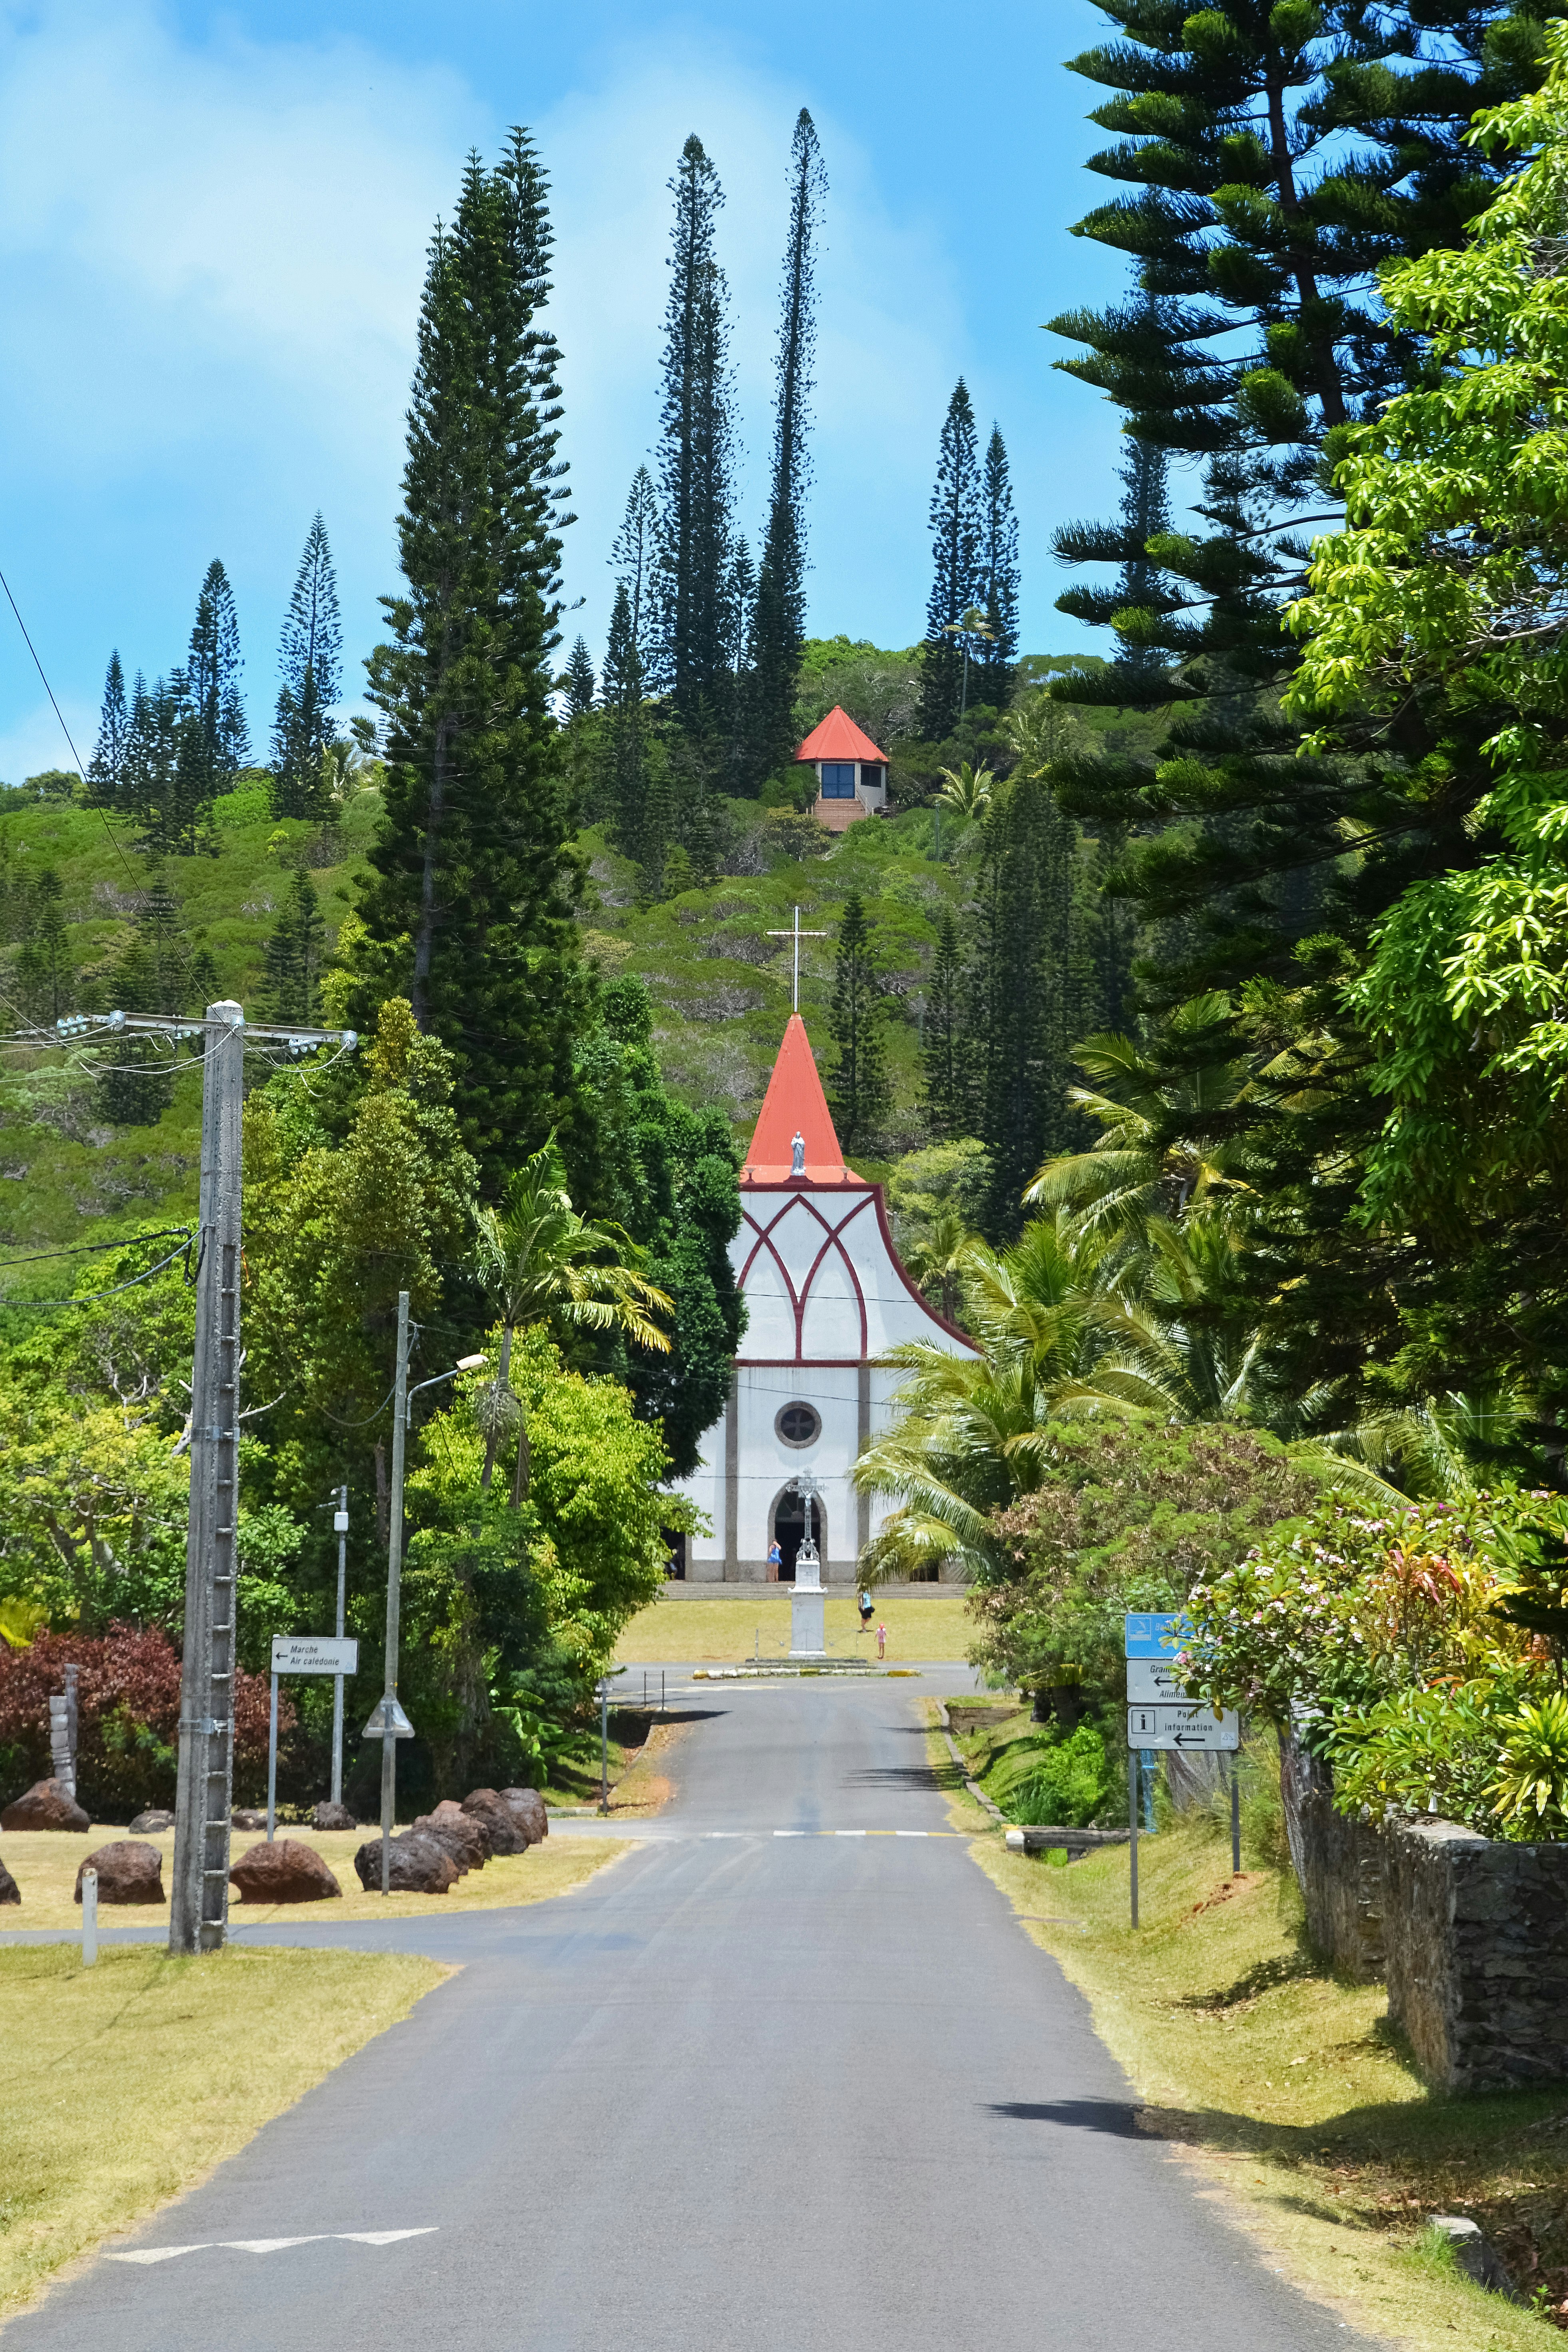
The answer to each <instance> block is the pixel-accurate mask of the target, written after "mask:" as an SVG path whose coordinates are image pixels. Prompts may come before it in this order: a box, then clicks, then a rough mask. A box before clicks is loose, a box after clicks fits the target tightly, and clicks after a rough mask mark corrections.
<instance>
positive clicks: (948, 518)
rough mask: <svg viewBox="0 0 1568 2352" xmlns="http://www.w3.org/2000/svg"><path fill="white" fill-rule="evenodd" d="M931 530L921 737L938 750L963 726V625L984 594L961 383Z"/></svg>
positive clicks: (975, 472) (970, 432)
mask: <svg viewBox="0 0 1568 2352" xmlns="http://www.w3.org/2000/svg"><path fill="white" fill-rule="evenodd" d="M983 537H984V516H983V512H982V508H981V481H980V466H979V457H978V445H977V442H976V438H975V429H974V408H973V403H972V402H971V400H970V397H969V388H968V386H967V385H966V384H965V383H964V381H963V377H962V376H960V377H959V380H958V383H957V384H956V385H955V386H954V388H953V394H952V399H951V400H950V401H949V402H948V404H947V415H946V417H945V418H944V420H943V423H942V445H941V448H940V450H939V452H938V456H937V468H936V487H935V488H934V489H933V490H932V492H931V549H932V554H933V556H934V558H935V565H936V569H935V576H934V577H933V579H932V582H931V595H930V597H929V598H928V600H927V603H926V634H925V655H924V659H923V662H922V664H921V709H920V730H921V734H922V735H923V736H924V737H925V738H926V740H928V741H930V742H933V743H936V742H942V741H944V740H946V738H947V737H948V736H950V735H951V734H952V731H953V729H954V728H955V727H956V726H957V724H958V718H959V710H960V706H961V702H962V696H963V662H964V650H965V648H964V645H963V634H964V633H963V618H964V615H965V614H966V613H967V612H968V611H969V610H970V608H971V607H972V606H973V605H974V604H976V603H977V602H978V600H979V598H980V597H981V596H982V595H983V594H984V582H983V581H982V579H981V577H980V569H979V567H980V551H981V547H982V544H983Z"/></svg>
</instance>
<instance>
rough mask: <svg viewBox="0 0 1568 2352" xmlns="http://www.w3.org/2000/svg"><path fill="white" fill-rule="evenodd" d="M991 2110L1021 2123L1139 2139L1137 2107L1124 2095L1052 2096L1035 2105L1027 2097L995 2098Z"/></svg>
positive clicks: (1114, 2137) (992, 2112)
mask: <svg viewBox="0 0 1568 2352" xmlns="http://www.w3.org/2000/svg"><path fill="white" fill-rule="evenodd" d="M988 2112H989V2113H990V2114H991V2115H994V2116H1007V2117H1008V2118H1009V2120H1010V2121H1012V2122H1013V2123H1019V2124H1066V2125H1068V2126H1069V2128H1070V2129H1072V2130H1074V2131H1094V2132H1106V2133H1108V2134H1109V2135H1110V2137H1111V2138H1112V2139H1139V2138H1141V2137H1142V2133H1141V2132H1140V2131H1139V2129H1138V2126H1137V2124H1136V2122H1135V2121H1134V2116H1135V2115H1136V2112H1137V2110H1136V2109H1135V2108H1133V2107H1131V2106H1130V2105H1128V2104H1127V2102H1126V2101H1125V2100H1124V2099H1050V2100H1047V2101H1046V2102H1044V2103H1043V2104H1042V2105H1034V2104H1033V2103H1031V2102H1030V2101H1028V2100H1025V2099H1002V2100H995V2101H993V2102H992V2103H991V2105H990V2107H989V2109H988Z"/></svg>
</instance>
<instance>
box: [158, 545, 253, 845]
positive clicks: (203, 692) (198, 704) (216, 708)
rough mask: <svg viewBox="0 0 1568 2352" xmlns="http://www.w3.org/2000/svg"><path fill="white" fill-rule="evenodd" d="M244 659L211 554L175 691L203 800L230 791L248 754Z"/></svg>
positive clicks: (229, 595)
mask: <svg viewBox="0 0 1568 2352" xmlns="http://www.w3.org/2000/svg"><path fill="white" fill-rule="evenodd" d="M244 667H245V664H244V660H243V658H242V656H241V654H240V650H239V614H238V613H237V611H236V609H235V602H234V590H233V588H232V587H231V586H230V585H229V578H228V574H227V572H226V571H225V570H224V568H223V565H222V564H221V563H220V562H219V561H218V559H217V558H216V556H214V558H213V560H212V562H210V563H209V564H208V566H207V568H206V575H205V579H204V580H203V582H202V591H201V594H200V595H199V596H198V597H197V599H196V617H195V621H194V622H193V623H192V625H191V642H190V646H189V649H188V651H187V652H186V655H185V666H184V669H183V670H181V671H179V672H178V673H177V674H176V678H175V681H174V684H175V691H176V693H177V695H178V697H179V699H180V702H181V704H182V706H183V710H182V715H183V717H184V722H185V724H184V739H185V744H184V748H185V755H186V757H187V758H188V760H189V761H190V762H191V764H192V769H193V774H194V777H195V797H196V798H197V799H198V800H200V801H203V802H206V801H211V800H214V799H216V796H217V795H218V793H229V792H232V791H233V790H234V780H235V777H236V776H237V774H238V772H239V771H240V769H241V768H243V767H244V766H245V765H246V763H247V761H248V760H249V758H250V723H249V721H248V719H247V718H246V715H245V698H244V697H243V695H242V694H241V692H240V690H239V674H240V671H241V670H242V669H243V668H244Z"/></svg>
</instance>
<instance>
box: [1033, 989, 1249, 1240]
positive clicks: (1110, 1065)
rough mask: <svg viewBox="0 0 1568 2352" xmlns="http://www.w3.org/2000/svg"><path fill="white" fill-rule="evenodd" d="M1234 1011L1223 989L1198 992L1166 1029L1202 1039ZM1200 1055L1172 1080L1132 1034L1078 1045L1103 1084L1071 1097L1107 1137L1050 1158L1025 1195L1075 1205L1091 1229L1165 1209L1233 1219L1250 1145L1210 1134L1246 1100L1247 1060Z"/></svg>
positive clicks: (1180, 1041)
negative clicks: (1216, 1138)
mask: <svg viewBox="0 0 1568 2352" xmlns="http://www.w3.org/2000/svg"><path fill="white" fill-rule="evenodd" d="M1229 1013H1230V1006H1229V1003H1228V1000H1227V999H1226V997H1224V996H1222V995H1219V994H1217V993H1211V994H1208V995H1205V996H1195V997H1194V998H1192V999H1191V1001H1190V1002H1189V1003H1185V1004H1184V1005H1181V1006H1179V1007H1178V1008H1177V1010H1176V1012H1175V1013H1173V1015H1172V1017H1171V1020H1170V1022H1169V1024H1167V1025H1168V1034H1170V1036H1171V1037H1172V1038H1173V1040H1174V1042H1175V1044H1176V1045H1178V1047H1180V1046H1192V1045H1198V1044H1200V1043H1201V1040H1202V1038H1203V1034H1204V1033H1205V1031H1206V1030H1212V1029H1214V1028H1216V1027H1217V1026H1218V1025H1219V1024H1220V1023H1221V1022H1223V1021H1225V1020H1226V1019H1227V1018H1228V1017H1229ZM1193 1059H1194V1067H1193V1068H1192V1069H1191V1070H1190V1072H1189V1073H1188V1074H1187V1075H1186V1076H1182V1077H1179V1078H1174V1079H1173V1078H1172V1077H1170V1076H1168V1075H1167V1074H1166V1073H1165V1072H1164V1071H1163V1070H1161V1069H1158V1068H1157V1067H1156V1066H1155V1065H1154V1064H1152V1062H1150V1061H1149V1059H1148V1058H1147V1056H1146V1055H1144V1054H1143V1052H1142V1049H1141V1048H1140V1046H1139V1045H1138V1044H1137V1043H1136V1041H1135V1040H1134V1039H1133V1038H1131V1037H1124V1036H1121V1035H1118V1034H1114V1033H1107V1034H1102V1035H1100V1036H1098V1037H1090V1038H1089V1040H1088V1041H1087V1043H1086V1044H1084V1045H1079V1047H1078V1049H1077V1060H1078V1065H1079V1068H1080V1069H1081V1070H1083V1071H1085V1072H1086V1073H1087V1074H1088V1076H1089V1077H1090V1078H1093V1079H1096V1080H1098V1082H1099V1083H1098V1085H1097V1086H1093V1087H1069V1088H1068V1101H1069V1102H1071V1103H1072V1104H1073V1105H1074V1107H1075V1108H1077V1109H1079V1110H1082V1111H1087V1112H1088V1114H1089V1117H1090V1118H1093V1119H1097V1120H1098V1121H1099V1122H1100V1135H1099V1136H1098V1138H1097V1139H1096V1140H1095V1142H1094V1143H1093V1144H1092V1145H1091V1146H1090V1148H1089V1150H1088V1151H1076V1152H1071V1153H1068V1154H1066V1155H1065V1156H1064V1157H1063V1158H1061V1159H1059V1160H1047V1161H1046V1163H1045V1165H1044V1167H1043V1168H1041V1169H1040V1171H1039V1172H1038V1173H1037V1176H1036V1178H1035V1180H1034V1181H1033V1183H1032V1184H1031V1185H1030V1186H1029V1188H1028V1190H1027V1191H1026V1193H1025V1194H1024V1198H1025V1200H1026V1202H1029V1203H1030V1204H1031V1205H1034V1206H1038V1207H1041V1208H1048V1209H1057V1208H1069V1209H1076V1210H1078V1211H1079V1213H1082V1214H1083V1215H1084V1216H1085V1217H1086V1218H1087V1220H1088V1221H1089V1223H1090V1224H1091V1225H1094V1226H1097V1227H1100V1228H1102V1229H1104V1230H1106V1231H1108V1232H1109V1231H1116V1232H1124V1233H1131V1234H1134V1235H1137V1234H1142V1231H1143V1228H1144V1226H1145V1225H1146V1223H1147V1222H1148V1220H1149V1219H1150V1218H1151V1217H1152V1216H1156V1215H1162V1214H1163V1216H1164V1217H1165V1218H1166V1219H1167V1220H1170V1219H1179V1220H1181V1221H1183V1222H1184V1223H1185V1222H1186V1221H1188V1220H1190V1219H1191V1218H1192V1217H1193V1216H1194V1215H1199V1214H1206V1213H1211V1212H1218V1211H1221V1210H1223V1211H1224V1212H1225V1213H1226V1217H1227V1219H1229V1220H1231V1221H1232V1222H1234V1218H1235V1216H1236V1214H1237V1213H1238V1212H1242V1211H1244V1210H1245V1208H1246V1207H1247V1205H1248V1204H1249V1202H1250V1201H1251V1197H1252V1195H1251V1191H1250V1187H1249V1186H1248V1185H1247V1181H1246V1175H1245V1172H1244V1171H1245V1166H1246V1159H1245V1152H1244V1148H1243V1146H1242V1145H1241V1143H1240V1142H1239V1141H1238V1140H1230V1139H1226V1140H1223V1141H1221V1142H1218V1143H1215V1141H1213V1140H1212V1131H1213V1129H1214V1126H1215V1122H1216V1120H1220V1119H1223V1118H1224V1117H1225V1115H1226V1113H1227V1112H1229V1111H1230V1110H1231V1109H1232V1108H1234V1106H1235V1105H1237V1103H1238V1102H1239V1101H1240V1099H1241V1096H1242V1090H1243V1087H1244V1086H1245V1084H1246V1077H1247V1072H1246V1065H1245V1064H1244V1063H1243V1062H1241V1061H1229V1062H1209V1061H1207V1060H1205V1058H1204V1057H1203V1056H1202V1055H1194V1057H1193Z"/></svg>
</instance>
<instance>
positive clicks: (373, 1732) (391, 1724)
mask: <svg viewBox="0 0 1568 2352" xmlns="http://www.w3.org/2000/svg"><path fill="white" fill-rule="evenodd" d="M389 1731H390V1732H391V1734H392V1736H393V1738H394V1739H412V1738H413V1737H414V1726H413V1725H412V1724H411V1723H410V1722H409V1720H408V1717H406V1716H405V1714H404V1712H403V1709H402V1707H401V1706H399V1705H398V1703H397V1701H396V1700H395V1698H378V1699H377V1700H376V1703H375V1706H374V1708H373V1709H372V1710H371V1718H370V1721H369V1722H368V1723H367V1724H366V1725H365V1727H364V1729H363V1731H362V1732H361V1733H360V1738H362V1739H384V1738H386V1735H387V1733H388V1732H389Z"/></svg>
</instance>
